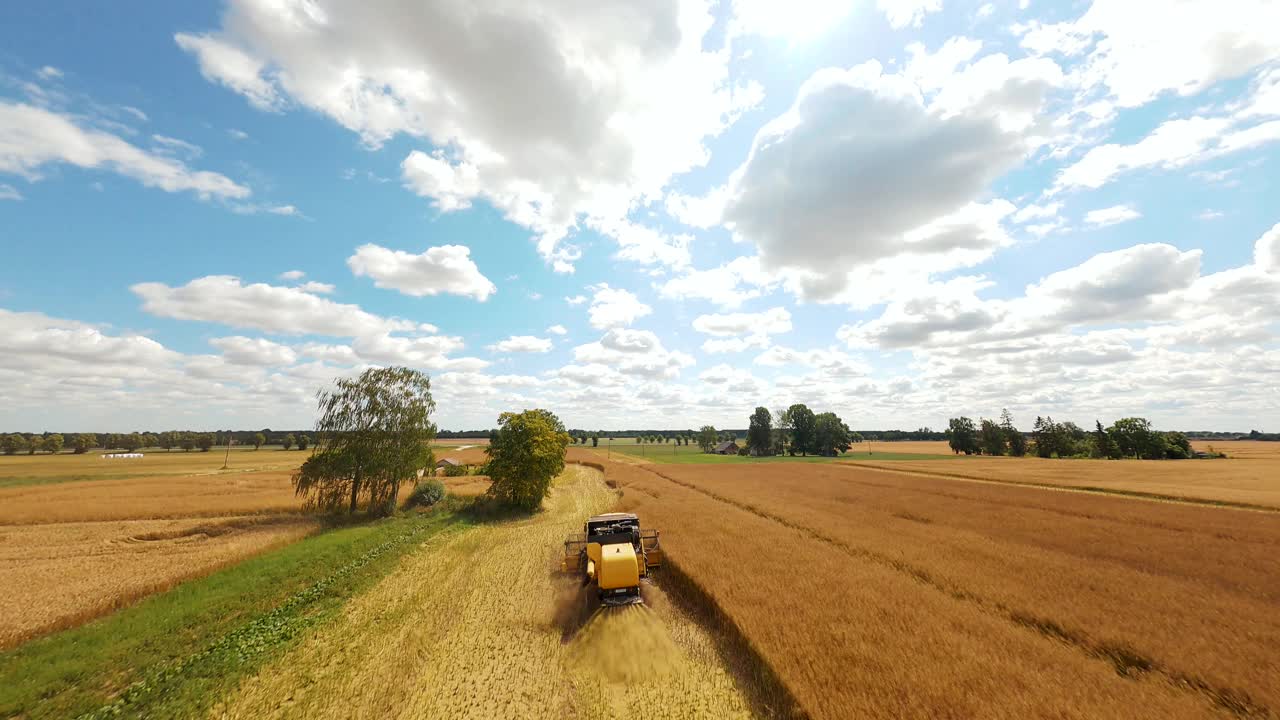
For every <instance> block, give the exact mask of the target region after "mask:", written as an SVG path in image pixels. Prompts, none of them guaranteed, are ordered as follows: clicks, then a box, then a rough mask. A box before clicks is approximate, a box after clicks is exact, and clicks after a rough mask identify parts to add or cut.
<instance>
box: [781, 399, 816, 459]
mask: <svg viewBox="0 0 1280 720" xmlns="http://www.w3.org/2000/svg"><path fill="white" fill-rule="evenodd" d="M787 419H788V420H790V421H791V454H792V455H794V454H795V453H796V451H797V450H799V451H800V454H801V455H808V454H809V453H811V452H817V448H816V446H815V445H814V440H815V438H814V431H815V430H816V427H815V423H816V416H815V415H814V414H813V411H812V410H810V409H809V406H807V405H805V404H803V403H796V404H795V405H792V406H791V407H789V408H787Z"/></svg>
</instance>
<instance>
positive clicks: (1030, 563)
mask: <svg viewBox="0 0 1280 720" xmlns="http://www.w3.org/2000/svg"><path fill="white" fill-rule="evenodd" d="M605 468H606V474H607V477H609V478H610V479H611V480H613V481H614V482H617V483H619V484H620V485H621V487H622V489H623V491H624V505H625V506H626V507H627V508H628V509H632V510H634V511H636V512H638V513H641V516H642V518H644V520H645V522H646V524H648V525H651V526H655V527H659V528H661V529H662V531H663V539H664V546H665V548H666V551H667V553H668V557H669V558H670V560H671V562H672V564H673V565H674V566H675V567H676V568H678V572H680V573H682V574H684V575H687V576H688V577H689V578H690V579H692V581H693V582H695V583H697V584H698V585H699V586H700V587H701V588H702V589H703V590H704V591H705V592H706V594H707V596H708V597H710V598H712V599H713V601H714V603H715V604H716V605H717V606H718V608H719V609H720V611H721V612H723V613H724V614H725V616H726V617H727V618H728V619H729V620H730V621H731V623H732V625H733V626H734V627H735V628H736V629H737V630H738V631H739V632H740V633H742V634H743V635H744V636H745V637H746V638H747V639H748V640H749V641H750V644H751V646H752V647H754V648H755V649H756V651H757V652H759V654H760V656H761V657H762V659H763V660H764V661H765V662H766V663H768V665H769V667H771V668H772V669H773V671H774V672H775V673H776V674H777V675H778V676H779V678H780V680H781V682H782V685H783V687H784V688H785V690H786V691H787V693H788V694H789V695H790V696H791V698H792V699H794V701H795V702H797V703H798V704H799V705H800V707H801V708H802V709H803V710H804V712H805V713H807V714H808V715H809V716H811V717H815V718H846V717H917V718H934V717H1009V718H1027V717H1054V718H1095V717H1101V718H1138V717H1152V718H1156V717H1159V718H1167V717H1232V716H1245V717H1253V716H1256V717H1267V716H1273V715H1274V714H1276V712H1277V708H1280V683H1276V681H1275V678H1276V677H1280V613H1277V605H1280V522H1278V520H1280V518H1278V516H1277V515H1276V514H1272V513H1265V512H1256V511H1248V510H1236V509H1229V508H1217V507H1206V506H1194V505H1185V504H1177V503H1153V502H1149V501H1143V500H1137V499H1131V498H1124V497H1116V496H1109V495H1102V494H1086V493H1061V492H1053V491H1051V490H1043V489H1038V488H1031V487H1016V486H1010V485H995V484H978V483H963V482H956V481H954V480H950V479H946V478H932V477H922V476H917V475H908V474H901V473H887V472H881V471H877V470H875V469H869V468H863V467H855V466H843V465H814V464H799V463H797V464H773V465H768V466H755V467H751V466H743V465H724V466H696V465H681V466H675V465H667V466H653V465H650V466H636V465H624V464H620V463H605Z"/></svg>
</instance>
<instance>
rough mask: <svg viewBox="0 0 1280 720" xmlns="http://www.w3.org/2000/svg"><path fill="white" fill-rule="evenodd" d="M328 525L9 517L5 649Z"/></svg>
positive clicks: (1, 606)
mask: <svg viewBox="0 0 1280 720" xmlns="http://www.w3.org/2000/svg"><path fill="white" fill-rule="evenodd" d="M318 528H319V523H318V522H317V521H315V520H312V519H308V518H302V517H298V516H284V517H260V516H255V517H229V518H201V519H194V518H183V519H176V520H113V521H106V522H72V523H46V524H25V525H4V526H0V587H4V588H5V592H3V593H0V648H4V647H10V646H13V645H16V644H18V643H20V642H22V641H23V640H26V639H28V638H31V637H34V636H36V635H41V634H44V633H47V632H51V631H53V630H58V629H61V628H65V627H70V626H73V625H77V624H79V623H81V622H83V621H85V620H88V619H91V618H94V617H97V616H99V615H102V614H104V613H107V612H110V611H112V610H115V609H116V608H119V607H121V606H123V605H126V604H128V603H130V602H133V601H134V600H137V599H139V598H141V597H144V596H146V595H150V594H151V593H154V592H160V591H163V590H167V589H169V588H171V587H173V586H174V585H176V584H177V583H179V582H181V581H183V580H186V579H188V578H190V577H195V576H199V575H204V574H207V573H209V572H212V571H213V570H215V569H217V568H219V567H221V566H224V565H228V564H230V563H234V562H238V561H240V560H243V559H244V558H246V557H248V556H250V555H254V554H256V553H259V552H263V551H264V550H267V549H269V548H272V547H276V546H279V545H283V544H285V543H288V542H292V541H294V540H296V539H298V538H300V537H302V536H304V535H306V534H308V533H310V532H314V531H315V530H316V529H318Z"/></svg>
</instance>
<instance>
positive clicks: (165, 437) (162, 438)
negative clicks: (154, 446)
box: [156, 432, 177, 452]
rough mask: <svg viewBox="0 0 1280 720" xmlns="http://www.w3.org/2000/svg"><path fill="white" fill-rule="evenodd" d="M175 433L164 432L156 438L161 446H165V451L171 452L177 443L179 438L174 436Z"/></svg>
mask: <svg viewBox="0 0 1280 720" xmlns="http://www.w3.org/2000/svg"><path fill="white" fill-rule="evenodd" d="M175 434H176V433H173V432H162V433H160V435H159V436H158V437H157V438H156V442H157V443H158V444H159V447H161V448H164V451H165V452H169V451H170V450H171V449H173V446H174V445H176V444H177V440H176V439H175V438H174V435H175Z"/></svg>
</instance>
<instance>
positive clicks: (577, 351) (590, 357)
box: [573, 328, 694, 380]
mask: <svg viewBox="0 0 1280 720" xmlns="http://www.w3.org/2000/svg"><path fill="white" fill-rule="evenodd" d="M573 358H574V360H575V361H577V362H579V363H585V364H587V365H602V366H607V367H609V368H612V369H613V370H616V371H617V372H619V373H621V374H622V375H628V376H637V377H642V378H648V379H650V380H655V379H668V380H669V379H673V378H675V377H677V376H678V375H679V374H680V370H681V369H682V368H685V367H688V366H690V365H693V364H694V359H693V358H692V357H690V356H689V355H688V354H686V353H682V352H680V351H678V350H668V349H666V348H665V347H664V346H663V344H662V341H661V340H660V339H658V336H657V335H655V334H654V333H652V332H650V331H648V330H632V329H628V328H614V329H612V330H609V331H608V332H606V333H605V334H604V336H603V337H601V338H600V340H599V341H597V342H593V343H587V344H585V345H579V346H577V347H576V348H574V350H573Z"/></svg>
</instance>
